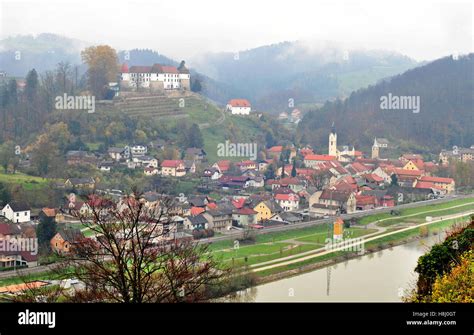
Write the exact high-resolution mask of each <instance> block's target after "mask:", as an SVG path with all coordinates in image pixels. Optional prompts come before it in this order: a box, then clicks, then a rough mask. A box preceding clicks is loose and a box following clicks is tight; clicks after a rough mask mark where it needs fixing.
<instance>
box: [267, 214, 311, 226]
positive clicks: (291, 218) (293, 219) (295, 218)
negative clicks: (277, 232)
mask: <svg viewBox="0 0 474 335" xmlns="http://www.w3.org/2000/svg"><path fill="white" fill-rule="evenodd" d="M270 220H272V221H279V222H283V223H286V224H292V223H298V222H303V217H302V216H301V215H298V214H296V213H291V212H281V213H277V214H275V215H273V216H272V217H271V218H270Z"/></svg>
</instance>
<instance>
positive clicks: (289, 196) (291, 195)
mask: <svg viewBox="0 0 474 335" xmlns="http://www.w3.org/2000/svg"><path fill="white" fill-rule="evenodd" d="M275 200H286V201H298V200H299V197H298V195H297V194H294V193H287V194H284V193H279V194H276V195H275Z"/></svg>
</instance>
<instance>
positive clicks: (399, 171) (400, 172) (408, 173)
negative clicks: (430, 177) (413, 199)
mask: <svg viewBox="0 0 474 335" xmlns="http://www.w3.org/2000/svg"><path fill="white" fill-rule="evenodd" d="M394 172H395V174H397V175H402V176H412V177H421V175H422V174H423V172H422V171H417V170H405V169H398V168H395V169H394Z"/></svg>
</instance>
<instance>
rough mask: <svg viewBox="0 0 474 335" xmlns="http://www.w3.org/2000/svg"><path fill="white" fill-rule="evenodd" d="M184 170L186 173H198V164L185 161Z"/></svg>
mask: <svg viewBox="0 0 474 335" xmlns="http://www.w3.org/2000/svg"><path fill="white" fill-rule="evenodd" d="M183 162H184V169H185V170H186V173H196V163H195V162H194V161H193V160H187V159H186V160H184V161H183Z"/></svg>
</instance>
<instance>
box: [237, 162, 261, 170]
mask: <svg viewBox="0 0 474 335" xmlns="http://www.w3.org/2000/svg"><path fill="white" fill-rule="evenodd" d="M235 165H236V166H237V167H238V168H239V169H240V171H246V170H257V167H258V163H257V162H256V161H252V160H245V161H241V162H238V163H237V164H235Z"/></svg>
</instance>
